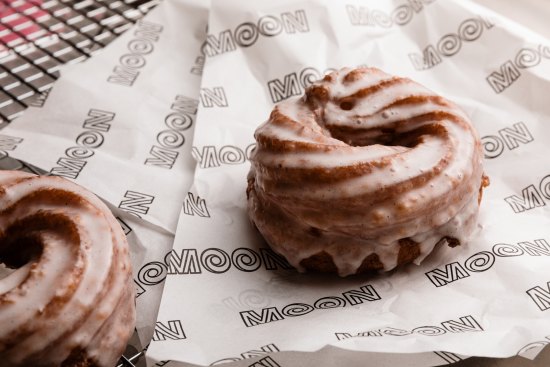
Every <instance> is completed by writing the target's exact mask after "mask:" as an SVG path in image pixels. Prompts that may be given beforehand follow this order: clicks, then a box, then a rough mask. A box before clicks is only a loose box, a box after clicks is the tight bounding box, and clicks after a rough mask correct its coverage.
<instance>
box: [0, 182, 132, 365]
mask: <svg viewBox="0 0 550 367" xmlns="http://www.w3.org/2000/svg"><path fill="white" fill-rule="evenodd" d="M0 263H2V264H4V265H5V266H6V267H7V268H11V269H16V270H14V271H11V272H10V273H9V275H8V276H7V277H4V278H2V279H0V365H2V366H33V367H35V366H105V367H113V366H114V365H115V364H116V362H117V360H118V358H119V357H120V355H121V354H122V352H123V350H124V348H125V346H126V343H127V341H128V339H129V338H130V336H131V334H132V332H133V330H134V323H135V307H134V286H133V281H132V271H131V264H130V259H129V251H128V244H127V242H126V238H125V236H124V233H123V232H122V229H121V227H120V225H119V223H118V222H117V221H116V220H115V218H114V217H113V215H112V214H111V212H110V210H109V209H108V208H107V207H106V206H105V204H103V202H101V201H100V200H99V199H98V198H97V197H96V196H94V195H93V194H91V193H90V192H88V191H86V190H85V189H83V188H81V187H80V186H77V185H75V184H73V183H71V182H69V181H67V180H65V179H62V178H59V177H39V176H35V175H32V174H28V173H23V172H11V171H0Z"/></svg>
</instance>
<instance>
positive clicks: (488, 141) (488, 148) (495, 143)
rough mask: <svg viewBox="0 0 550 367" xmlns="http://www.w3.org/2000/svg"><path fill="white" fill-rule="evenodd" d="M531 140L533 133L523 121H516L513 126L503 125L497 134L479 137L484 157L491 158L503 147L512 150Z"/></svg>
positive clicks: (502, 150) (497, 154)
mask: <svg viewBox="0 0 550 367" xmlns="http://www.w3.org/2000/svg"><path fill="white" fill-rule="evenodd" d="M532 141H533V135H531V132H530V131H529V129H528V128H527V125H525V124H524V123H523V122H518V123H515V124H514V125H513V127H505V128H504V129H500V130H499V131H498V135H496V134H495V135H486V136H483V137H482V138H481V144H483V151H484V152H485V158H487V159H492V158H496V157H498V156H500V155H501V154H502V152H504V149H505V148H508V149H509V150H514V149H516V148H518V147H519V144H520V143H521V144H527V143H530V142H532Z"/></svg>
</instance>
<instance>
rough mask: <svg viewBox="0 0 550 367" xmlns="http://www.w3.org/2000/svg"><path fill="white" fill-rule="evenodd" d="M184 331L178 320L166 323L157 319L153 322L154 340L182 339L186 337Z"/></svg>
mask: <svg viewBox="0 0 550 367" xmlns="http://www.w3.org/2000/svg"><path fill="white" fill-rule="evenodd" d="M186 338H187V337H186V336H185V332H184V331H183V326H182V324H181V321H180V320H170V321H168V322H167V323H164V322H162V321H157V322H156V324H155V332H154V333H153V340H154V341H164V340H167V339H170V340H183V339H186Z"/></svg>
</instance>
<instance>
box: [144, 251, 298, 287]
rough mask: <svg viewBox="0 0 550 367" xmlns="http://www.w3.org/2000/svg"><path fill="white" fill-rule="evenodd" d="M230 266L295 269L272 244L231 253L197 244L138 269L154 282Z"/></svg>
mask: <svg viewBox="0 0 550 367" xmlns="http://www.w3.org/2000/svg"><path fill="white" fill-rule="evenodd" d="M231 268H234V269H236V270H238V271H242V272H254V271H258V270H260V269H263V270H270V271H273V270H278V269H292V267H291V266H290V265H289V264H288V262H287V261H286V260H285V259H284V258H283V257H282V256H280V255H278V254H276V253H275V252H273V250H271V249H270V248H260V249H259V252H257V251H255V250H252V249H250V248H246V247H240V248H237V249H235V250H233V251H232V252H231V253H228V252H226V251H225V250H223V249H221V248H215V247H211V248H207V249H204V250H202V251H199V250H198V249H194V248H184V249H181V250H172V251H170V252H169V253H167V254H166V256H165V257H164V262H160V261H151V262H149V263H147V264H145V265H143V266H142V267H141V268H140V269H139V271H138V280H139V282H140V283H141V284H143V285H147V286H154V285H157V284H160V283H161V282H163V281H164V279H165V278H166V275H167V274H171V275H191V274H202V273H203V272H208V273H211V274H224V273H226V272H228V271H229V270H230V269H231Z"/></svg>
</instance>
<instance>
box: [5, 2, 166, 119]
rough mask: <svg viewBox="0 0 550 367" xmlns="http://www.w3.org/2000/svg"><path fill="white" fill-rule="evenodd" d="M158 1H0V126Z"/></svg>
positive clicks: (120, 32)
mask: <svg viewBox="0 0 550 367" xmlns="http://www.w3.org/2000/svg"><path fill="white" fill-rule="evenodd" d="M160 1H161V0H0V127H1V126H2V125H5V124H7V123H8V122H10V121H12V120H13V119H15V118H17V117H18V116H20V115H21V114H22V113H23V112H24V111H25V109H26V108H27V107H28V106H31V105H34V104H37V103H38V104H39V103H40V99H41V98H42V99H44V98H45V95H46V94H47V92H48V90H49V89H50V88H51V87H52V85H53V83H54V82H55V80H56V79H57V78H58V77H59V70H60V68H61V67H62V66H63V65H64V64H73V63H77V62H80V61H82V60H85V59H87V58H88V57H90V56H92V55H93V54H94V53H96V52H97V51H99V50H100V49H102V48H103V47H105V46H106V45H107V44H109V43H110V42H111V41H112V40H114V39H115V38H116V37H118V36H119V35H120V34H122V33H123V32H124V31H126V30H127V29H129V28H130V27H131V26H132V25H133V24H134V23H135V22H136V21H138V20H139V19H141V18H142V17H143V16H144V15H145V14H146V13H147V12H148V11H149V10H150V9H152V8H153V7H154V6H156V5H157V4H158V3H159V2H160Z"/></svg>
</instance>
